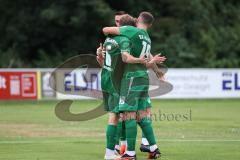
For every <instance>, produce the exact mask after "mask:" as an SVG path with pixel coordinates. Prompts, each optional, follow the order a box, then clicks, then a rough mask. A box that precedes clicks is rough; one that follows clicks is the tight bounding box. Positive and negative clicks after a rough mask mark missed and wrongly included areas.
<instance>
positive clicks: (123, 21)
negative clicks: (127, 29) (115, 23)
mask: <svg viewBox="0 0 240 160" xmlns="http://www.w3.org/2000/svg"><path fill="white" fill-rule="evenodd" d="M119 25H120V26H136V19H135V18H133V17H132V16H130V15H129V14H125V15H123V16H122V17H121V18H120V20H119Z"/></svg>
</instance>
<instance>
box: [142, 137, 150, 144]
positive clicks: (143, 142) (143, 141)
mask: <svg viewBox="0 0 240 160" xmlns="http://www.w3.org/2000/svg"><path fill="white" fill-rule="evenodd" d="M142 144H143V145H145V146H148V145H149V143H148V140H147V138H142Z"/></svg>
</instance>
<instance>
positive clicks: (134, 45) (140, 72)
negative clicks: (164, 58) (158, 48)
mask: <svg viewBox="0 0 240 160" xmlns="http://www.w3.org/2000/svg"><path fill="white" fill-rule="evenodd" d="M120 35H123V36H126V37H128V38H129V40H130V42H131V43H130V44H131V45H130V47H131V51H130V54H131V55H132V56H134V57H136V58H139V57H142V56H144V57H146V58H149V55H150V51H151V39H150V37H149V35H148V33H147V32H146V31H145V30H143V29H139V28H136V27H133V26H123V27H120ZM124 75H126V76H130V77H132V76H133V77H135V76H136V77H139V76H141V77H142V76H147V68H146V67H145V66H144V65H142V64H127V66H126V68H125V72H124Z"/></svg>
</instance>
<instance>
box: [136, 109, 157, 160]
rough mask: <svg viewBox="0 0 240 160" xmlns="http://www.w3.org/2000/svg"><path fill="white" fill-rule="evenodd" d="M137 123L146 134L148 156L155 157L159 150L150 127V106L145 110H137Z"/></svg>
mask: <svg viewBox="0 0 240 160" xmlns="http://www.w3.org/2000/svg"><path fill="white" fill-rule="evenodd" d="M137 119H138V124H139V126H140V127H141V129H142V131H143V133H144V135H145V136H146V138H147V140H148V142H149V146H150V147H149V150H150V152H149V153H150V154H149V156H150V157H149V158H151V159H156V158H158V157H159V156H160V154H161V153H160V151H159V149H158V146H157V143H156V139H155V135H154V132H153V128H152V123H151V115H150V108H147V109H146V110H139V111H138V116H137Z"/></svg>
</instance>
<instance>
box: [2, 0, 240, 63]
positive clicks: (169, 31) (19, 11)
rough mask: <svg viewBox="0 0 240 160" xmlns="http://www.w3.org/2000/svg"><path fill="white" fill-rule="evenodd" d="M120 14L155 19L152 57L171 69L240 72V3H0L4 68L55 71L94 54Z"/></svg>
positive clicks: (197, 0)
mask: <svg viewBox="0 0 240 160" xmlns="http://www.w3.org/2000/svg"><path fill="white" fill-rule="evenodd" d="M117 10H125V11H127V12H128V13H129V14H132V15H133V16H138V14H139V12H141V11H150V12H152V13H153V14H154V16H155V17H156V21H155V23H154V26H153V28H152V29H151V30H150V36H151V37H152V41H153V46H152V52H153V53H158V52H162V53H163V54H164V55H166V56H167V57H168V62H167V65H168V66H169V67H240V1H238V0H154V1H142V0H121V1H116V0H87V1H79V0H58V1H53V0H41V1H38V0H37V1H29V0H11V1H6V0H0V35H1V36H0V67H55V66H57V65H58V64H60V63H62V62H63V61H64V60H66V59H67V58H69V57H71V56H74V55H77V54H86V53H92V54H94V53H95V48H96V47H97V46H98V44H99V43H100V42H101V41H103V35H101V28H102V27H103V26H107V25H113V23H114V21H113V18H114V17H113V15H114V12H115V11H117Z"/></svg>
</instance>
